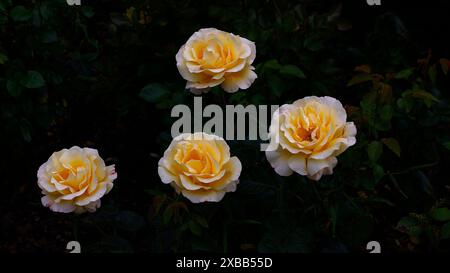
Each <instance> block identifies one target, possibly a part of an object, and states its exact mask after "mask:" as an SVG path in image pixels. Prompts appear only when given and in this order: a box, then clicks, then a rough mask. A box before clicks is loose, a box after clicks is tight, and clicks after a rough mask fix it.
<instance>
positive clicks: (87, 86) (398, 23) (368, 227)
mask: <svg viewBox="0 0 450 273" xmlns="http://www.w3.org/2000/svg"><path fill="white" fill-rule="evenodd" d="M391 2H394V1H386V0H384V1H383V0H382V5H381V6H379V7H376V6H368V5H367V4H366V1H362V0H361V1H321V0H317V1H256V0H253V1H252V0H249V1H244V0H242V1H222V2H220V3H211V2H210V1H164V2H163V1H144V0H140V1H138V0H134V1H133V0H130V1H106V0H105V1H87V0H85V1H83V0H82V6H81V7H70V6H68V5H66V4H65V1H56V0H55V1H51V0H39V1H38V0H36V1H32V2H31V1H8V0H1V2H0V3H1V4H0V54H3V56H4V57H1V56H2V55H0V60H3V61H0V107H1V116H0V122H1V124H2V125H1V126H0V146H1V151H2V157H1V158H2V160H1V162H2V163H1V164H0V173H1V179H0V187H1V189H2V190H1V193H2V195H1V196H0V224H1V227H0V252H63V251H66V250H65V246H66V244H67V242H68V241H71V240H79V241H80V242H81V244H82V249H83V251H84V252H186V251H208V252H366V250H365V246H366V243H367V242H368V241H370V240H377V241H379V242H380V243H381V244H382V247H383V251H385V252H395V253H397V252H410V251H414V252H448V250H449V240H448V237H449V235H448V233H449V222H448V220H450V219H448V218H449V216H448V211H445V209H446V208H448V207H449V204H450V199H449V187H448V185H449V183H448V173H447V169H448V163H446V162H449V160H450V158H449V150H448V149H449V148H450V145H449V143H450V133H449V125H450V124H449V121H450V108H449V104H448V98H449V95H448V92H449V91H450V90H449V85H448V83H449V80H448V76H447V75H446V74H445V73H444V71H443V69H441V65H440V60H441V58H450V54H449V53H450V52H449V47H448V34H449V33H450V23H449V20H448V12H449V11H450V3H449V2H448V1H421V2H422V3H421V2H420V1H419V2H418V3H410V2H409V1H395V2H396V3H395V4H394V3H391ZM339 5H341V9H340V12H338V11H339V8H338V7H339ZM18 6H22V7H23V8H24V9H22V8H19V9H17V7H18ZM131 7H134V11H133V10H132V9H130V8H131ZM15 8H16V11H15V12H12V11H13V10H14V9H15ZM127 9H128V11H129V12H128V14H129V16H128V17H127V16H126V15H125V13H126V11H127ZM132 11H133V12H132ZM204 27H215V28H218V29H221V30H224V31H229V32H233V33H235V34H239V35H240V36H243V37H246V38H248V39H250V40H252V41H254V42H256V46H257V58H256V60H255V65H256V67H257V74H258V79H257V80H256V82H255V83H254V85H253V86H252V87H251V88H250V89H248V90H246V91H240V92H238V93H236V94H233V95H230V94H226V93H225V94H222V91H220V89H218V88H215V89H214V90H212V91H211V92H210V93H208V94H206V95H204V96H203V99H204V103H217V104H220V105H223V104H224V100H225V102H226V103H228V104H244V105H245V104H250V103H252V104H282V103H288V102H291V101H293V100H296V99H298V98H302V97H304V96H308V95H330V96H333V97H336V98H338V99H339V100H340V101H341V102H342V103H343V105H345V107H346V109H347V112H348V113H349V119H350V120H353V121H355V123H356V125H357V127H358V136H357V139H358V144H357V145H356V146H355V147H352V148H350V149H349V150H348V151H347V152H346V153H344V154H343V155H342V156H340V157H339V158H338V159H339V164H338V166H337V167H336V169H335V175H333V176H331V177H326V178H323V179H322V180H321V181H319V182H318V183H311V182H310V181H308V180H306V179H304V178H301V177H299V176H295V175H294V176H292V177H288V178H281V177H278V176H277V175H276V174H275V172H274V171H273V170H272V169H271V167H270V165H269V164H268V163H267V161H266V160H265V157H264V154H263V153H261V152H259V145H258V143H255V142H242V141H241V142H237V141H236V142H229V144H230V146H231V151H232V154H233V155H236V156H238V157H239V158H240V159H241V162H242V163H243V166H244V170H243V172H242V175H241V183H240V185H239V186H238V190H237V192H236V193H230V194H227V195H226V197H225V198H224V200H223V201H222V202H220V203H217V204H198V205H194V204H191V203H189V201H188V200H186V199H184V198H182V197H178V196H176V195H175V194H174V193H173V190H172V188H170V187H168V186H166V185H163V184H162V183H161V182H160V179H159V177H158V175H157V162H158V160H159V158H160V157H161V155H162V153H163V152H164V150H165V149H166V148H167V146H168V144H169V143H170V141H171V137H170V127H171V125H172V122H173V121H174V120H173V119H171V118H170V110H171V107H172V106H174V105H176V104H178V103H186V104H192V98H193V95H192V94H190V93H188V92H187V91H185V90H184V85H185V81H184V80H183V79H182V78H181V76H180V75H179V73H178V71H177V69H176V65H175V54H176V52H177V51H178V49H179V48H180V46H181V45H183V44H184V43H185V42H186V40H187V39H188V38H189V37H190V35H192V33H194V32H195V31H197V30H198V29H200V28H204ZM427 57H429V61H428V63H427V65H426V66H425V67H423V66H418V60H419V59H422V60H423V59H426V58H427ZM421 63H423V62H421ZM274 64H278V66H279V65H288V64H289V65H295V66H297V67H298V68H299V69H300V70H301V71H303V73H304V75H305V77H302V76H301V75H298V74H295V75H285V74H283V73H281V72H280V71H279V69H278V68H277V67H278V66H277V65H274ZM433 64H436V65H435V66H434V68H433ZM360 65H369V66H370V67H371V73H376V74H380V75H383V76H384V79H383V82H384V83H385V84H388V85H389V86H390V87H391V88H392V90H391V91H392V92H391V93H389V95H388V96H387V97H388V98H387V99H386V100H384V99H383V98H385V97H382V95H383V94H381V93H380V90H378V86H376V85H375V83H374V84H373V85H372V83H370V82H364V83H362V84H360V85H359V84H358V85H351V86H348V85H347V83H348V82H349V81H350V80H351V79H352V78H353V77H354V76H355V75H357V74H358V72H357V71H355V67H357V66H360ZM408 69H410V70H411V71H412V72H411V74H408V75H407V76H403V77H401V76H399V77H398V78H396V79H391V78H389V77H388V74H389V75H398V73H399V72H400V71H404V70H408ZM425 70H426V71H425ZM29 71H34V72H37V73H38V74H40V75H41V77H42V78H41V79H36V78H33V79H30V78H27V75H28V74H29ZM430 71H431V72H430ZM433 71H434V72H433ZM416 89H417V90H419V89H420V90H422V89H424V90H425V91H426V93H425V94H424V93H420V94H419V93H414V94H419V95H409V93H407V91H410V90H413V91H414V90H416ZM417 90H416V91H417ZM377 92H378V93H377ZM373 94H378V95H376V96H379V97H377V98H376V99H375V98H373V97H372V95H373ZM380 94H381V95H380ZM430 95H431V96H432V97H433V98H437V99H436V100H438V102H437V101H433V99H431V98H430ZM374 96H375V95H374ZM410 96H412V97H410ZM414 96H415V97H414ZM385 106H386V107H385ZM386 109H387V110H386ZM385 111H387V112H388V113H389V114H386V112H385ZM385 138H395V139H396V141H398V143H399V145H400V147H401V155H400V157H398V156H397V155H396V154H395V152H393V151H391V150H390V148H389V147H388V146H387V145H382V144H381V143H382V139H385ZM73 145H78V146H82V147H83V146H87V147H92V148H96V149H98V150H99V152H100V155H101V156H102V157H103V158H104V159H105V161H106V162H107V164H116V168H117V172H118V176H119V178H118V179H117V180H116V182H115V186H114V188H113V190H112V191H111V192H110V193H109V194H108V195H106V196H105V197H103V198H102V207H101V208H100V209H99V210H98V211H97V212H96V213H94V214H84V215H72V214H70V215H65V214H57V213H53V212H51V211H50V210H49V209H47V208H44V207H42V205H41V204H40V198H41V194H40V190H39V188H38V186H37V183H36V182H37V181H36V180H37V178H36V172H37V169H38V167H39V166H40V165H41V164H42V163H44V162H45V161H46V160H47V159H48V157H49V156H50V155H51V154H52V153H53V152H54V151H57V150H60V149H62V148H69V147H71V146H73ZM380 146H381V148H380ZM377 154H381V155H378V156H377ZM447 210H448V209H447Z"/></svg>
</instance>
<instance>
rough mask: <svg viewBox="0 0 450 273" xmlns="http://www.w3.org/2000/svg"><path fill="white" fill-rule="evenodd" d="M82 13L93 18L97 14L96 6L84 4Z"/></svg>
mask: <svg viewBox="0 0 450 273" xmlns="http://www.w3.org/2000/svg"><path fill="white" fill-rule="evenodd" d="M81 13H83V15H84V16H86V17H87V18H91V17H92V16H94V14H95V12H94V8H93V7H91V6H82V7H81Z"/></svg>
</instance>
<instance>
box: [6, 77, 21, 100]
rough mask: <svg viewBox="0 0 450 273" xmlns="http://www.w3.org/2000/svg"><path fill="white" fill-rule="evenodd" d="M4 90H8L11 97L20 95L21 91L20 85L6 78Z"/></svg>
mask: <svg viewBox="0 0 450 273" xmlns="http://www.w3.org/2000/svg"><path fill="white" fill-rule="evenodd" d="M6 90H8V93H9V94H10V95H11V96H12V97H18V96H20V93H22V87H21V86H20V85H19V84H18V83H17V82H16V81H13V80H8V81H7V82H6Z"/></svg>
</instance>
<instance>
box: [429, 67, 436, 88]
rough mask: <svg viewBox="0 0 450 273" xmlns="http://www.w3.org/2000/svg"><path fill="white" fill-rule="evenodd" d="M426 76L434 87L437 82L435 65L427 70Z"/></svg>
mask: <svg viewBox="0 0 450 273" xmlns="http://www.w3.org/2000/svg"><path fill="white" fill-rule="evenodd" d="M428 76H429V77H430V80H431V83H432V84H433V85H436V81H437V68H436V65H435V64H434V65H432V66H431V67H430V69H428Z"/></svg>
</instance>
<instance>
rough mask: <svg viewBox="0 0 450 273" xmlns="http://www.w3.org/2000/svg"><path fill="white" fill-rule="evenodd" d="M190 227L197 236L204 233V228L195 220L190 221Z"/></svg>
mask: <svg viewBox="0 0 450 273" xmlns="http://www.w3.org/2000/svg"><path fill="white" fill-rule="evenodd" d="M189 229H190V230H191V232H192V233H193V234H195V235H197V236H201V235H202V228H201V227H200V226H199V225H198V224H197V223H196V222H194V221H190V222H189Z"/></svg>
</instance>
